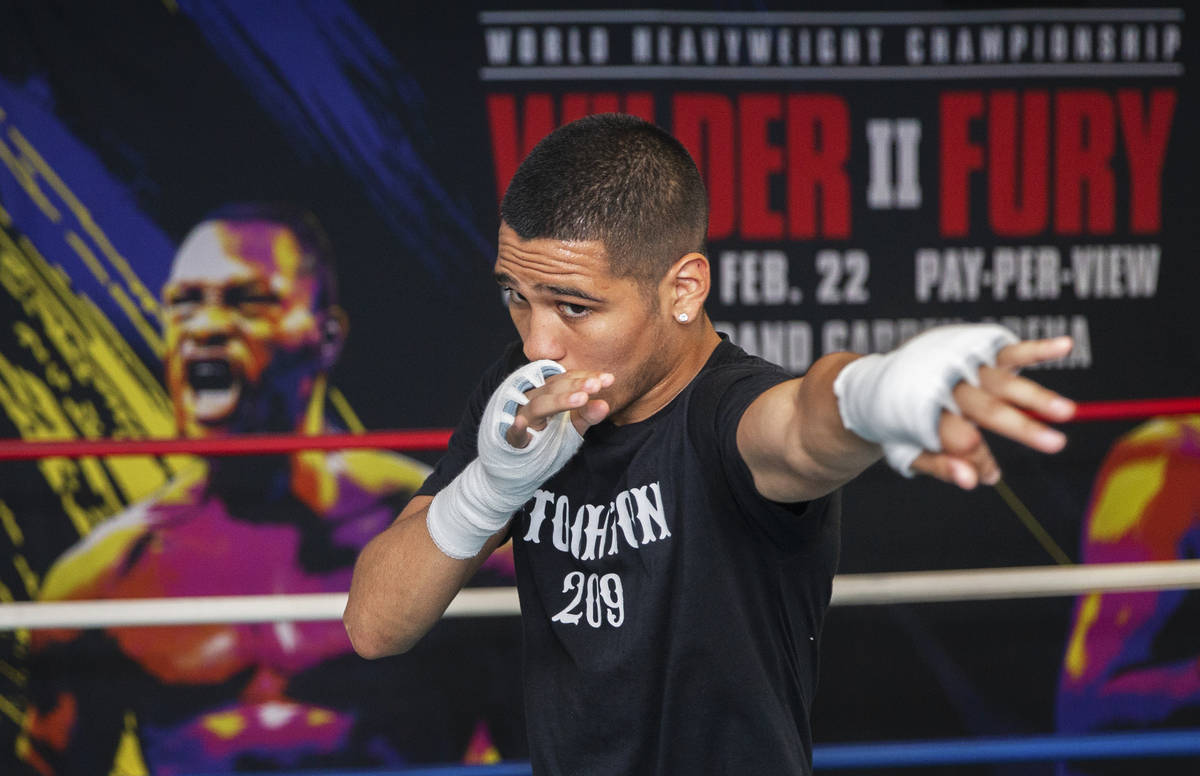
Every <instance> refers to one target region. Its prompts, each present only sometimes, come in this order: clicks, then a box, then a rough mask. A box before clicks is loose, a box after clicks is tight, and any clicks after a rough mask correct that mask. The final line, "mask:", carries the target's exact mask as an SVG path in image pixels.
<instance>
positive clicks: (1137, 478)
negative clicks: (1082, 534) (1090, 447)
mask: <svg viewBox="0 0 1200 776" xmlns="http://www.w3.org/2000/svg"><path fill="white" fill-rule="evenodd" d="M1166 471H1167V459H1166V457H1165V456H1159V457H1157V458H1152V459H1149V460H1144V461H1134V462H1131V463H1128V464H1125V465H1124V466H1121V467H1120V468H1119V469H1117V470H1116V471H1115V472H1113V473H1112V474H1111V475H1110V476H1109V477H1108V480H1107V482H1105V484H1104V486H1103V490H1102V491H1101V492H1100V495H1099V497H1098V498H1097V499H1096V507H1095V509H1093V510H1092V517H1091V521H1090V522H1089V523H1088V538H1090V539H1092V540H1095V541H1101V542H1112V541H1116V540H1118V539H1120V538H1121V537H1122V536H1124V535H1125V534H1126V533H1127V532H1128V531H1129V529H1130V528H1132V527H1134V526H1135V525H1137V522H1138V520H1139V519H1140V518H1141V516H1142V512H1143V511H1144V510H1145V508H1146V505H1147V504H1149V503H1150V500H1151V499H1152V498H1154V496H1155V495H1156V494H1157V493H1158V492H1159V490H1161V489H1162V486H1163V482H1164V480H1165V478H1166Z"/></svg>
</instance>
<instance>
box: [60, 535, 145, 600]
mask: <svg viewBox="0 0 1200 776" xmlns="http://www.w3.org/2000/svg"><path fill="white" fill-rule="evenodd" d="M141 535H142V529H141V527H140V526H136V525H134V526H130V527H128V528H121V529H120V530H108V531H107V533H105V534H103V535H100V534H98V535H97V536H99V539H98V540H96V539H93V540H91V541H89V543H88V544H87V546H86V548H84V549H81V550H77V551H75V552H72V553H71V554H69V555H67V556H65V557H64V558H62V559H61V560H59V562H57V563H55V564H54V565H53V566H52V567H51V568H50V571H49V572H48V573H47V574H46V580H45V584H44V585H43V587H42V594H41V596H40V597H41V600H43V601H61V600H63V599H65V598H67V596H69V595H70V594H71V593H72V592H73V591H75V590H78V589H80V588H83V587H87V586H88V585H90V584H91V583H92V582H94V581H95V580H96V578H98V577H99V576H100V575H102V574H104V573H105V572H106V571H108V570H109V569H110V568H112V567H113V566H114V565H116V562H117V560H118V559H120V558H121V556H123V555H124V554H125V552H126V550H128V549H129V546H130V544H132V543H133V541H134V540H135V539H137V538H138V537H139V536H141Z"/></svg>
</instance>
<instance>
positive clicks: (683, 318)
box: [675, 313, 688, 323]
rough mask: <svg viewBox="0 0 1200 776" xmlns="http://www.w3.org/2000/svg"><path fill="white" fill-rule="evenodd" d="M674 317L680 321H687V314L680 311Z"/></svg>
mask: <svg viewBox="0 0 1200 776" xmlns="http://www.w3.org/2000/svg"><path fill="white" fill-rule="evenodd" d="M675 319H676V320H677V321H679V322H680V323H687V322H688V314H687V313H680V314H679V315H676V316H675Z"/></svg>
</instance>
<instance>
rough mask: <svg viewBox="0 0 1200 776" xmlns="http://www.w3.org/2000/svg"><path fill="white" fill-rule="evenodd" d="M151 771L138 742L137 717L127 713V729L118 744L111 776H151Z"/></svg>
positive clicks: (122, 732) (110, 772)
mask: <svg viewBox="0 0 1200 776" xmlns="http://www.w3.org/2000/svg"><path fill="white" fill-rule="evenodd" d="M149 775H150V769H149V768H147V767H146V760H145V758H144V757H142V746H141V744H140V743H139V742H138V735H137V717H136V716H135V715H134V713H133V712H132V711H127V712H125V729H124V730H123V731H121V740H120V742H119V743H118V744H117V753H116V756H115V757H114V758H113V767H112V770H111V771H109V776H149Z"/></svg>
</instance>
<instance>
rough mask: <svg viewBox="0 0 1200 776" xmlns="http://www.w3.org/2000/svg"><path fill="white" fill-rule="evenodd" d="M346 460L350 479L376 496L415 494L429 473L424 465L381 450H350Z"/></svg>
mask: <svg viewBox="0 0 1200 776" xmlns="http://www.w3.org/2000/svg"><path fill="white" fill-rule="evenodd" d="M342 459H343V460H344V461H345V463H346V470H347V471H348V472H349V473H350V476H351V477H352V478H353V479H354V480H355V481H356V482H358V483H359V484H361V485H362V486H363V487H364V488H365V489H367V490H369V491H371V492H372V493H387V492H392V491H395V490H397V489H404V490H408V491H415V490H416V489H417V488H419V487H421V485H422V483H424V482H425V477H426V476H428V474H429V469H428V468H427V467H426V466H425V465H424V464H421V463H418V462H417V461H410V460H408V459H406V458H401V457H399V456H394V455H388V454H386V453H381V452H379V451H378V450H347V451H346V452H345V453H343V454H342Z"/></svg>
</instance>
